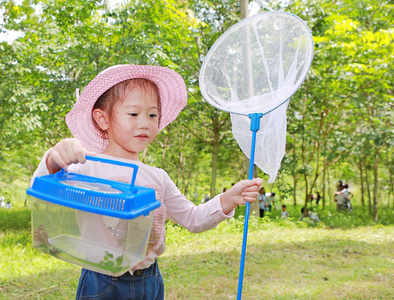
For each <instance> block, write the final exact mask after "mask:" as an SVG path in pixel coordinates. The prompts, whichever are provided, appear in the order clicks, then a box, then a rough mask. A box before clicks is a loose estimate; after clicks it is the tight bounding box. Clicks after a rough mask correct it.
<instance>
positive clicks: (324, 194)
mask: <svg viewBox="0 0 394 300" xmlns="http://www.w3.org/2000/svg"><path fill="white" fill-rule="evenodd" d="M323 168H324V169H323V190H322V198H323V199H322V206H323V210H324V209H325V208H326V172H327V157H324V163H323Z"/></svg>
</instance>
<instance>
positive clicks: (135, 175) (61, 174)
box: [57, 155, 138, 190]
mask: <svg viewBox="0 0 394 300" xmlns="http://www.w3.org/2000/svg"><path fill="white" fill-rule="evenodd" d="M85 158H86V159H87V160H91V161H99V162H102V163H107V164H112V165H117V166H123V167H129V168H132V169H133V177H132V178H131V183H130V190H132V189H133V187H134V184H135V179H136V177H137V172H138V166H137V165H135V164H130V163H126V162H123V161H117V160H112V159H106V158H101V157H96V156H90V155H85ZM63 174H64V169H63V168H62V169H61V170H60V171H59V172H58V173H57V175H58V176H63Z"/></svg>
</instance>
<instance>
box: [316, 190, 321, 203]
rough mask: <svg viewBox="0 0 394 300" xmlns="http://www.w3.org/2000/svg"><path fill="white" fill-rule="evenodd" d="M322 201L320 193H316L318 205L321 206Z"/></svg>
mask: <svg viewBox="0 0 394 300" xmlns="http://www.w3.org/2000/svg"><path fill="white" fill-rule="evenodd" d="M320 199H321V196H320V193H319V192H316V205H319V202H320Z"/></svg>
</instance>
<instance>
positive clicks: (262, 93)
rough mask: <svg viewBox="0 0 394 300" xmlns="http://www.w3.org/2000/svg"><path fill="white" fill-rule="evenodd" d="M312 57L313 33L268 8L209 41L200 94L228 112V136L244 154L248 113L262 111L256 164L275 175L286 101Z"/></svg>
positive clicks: (247, 152) (248, 133) (282, 143)
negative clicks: (267, 11)
mask: <svg viewBox="0 0 394 300" xmlns="http://www.w3.org/2000/svg"><path fill="white" fill-rule="evenodd" d="M312 58H313V40H312V35H311V33H310V31H309V29H308V27H307V26H306V25H305V23H304V22H303V21H302V20H301V19H299V18H298V17H296V16H294V15H291V14H288V13H285V12H269V13H263V14H259V15H255V16H253V17H249V18H247V19H245V20H243V21H241V22H239V23H237V24H236V25H234V26H233V27H231V28H230V29H229V30H227V31H226V32H225V33H224V34H223V35H222V36H221V37H220V38H219V39H218V40H217V41H216V43H215V44H214V45H213V46H212V48H211V49H210V50H209V52H208V54H207V56H206V57H205V59H204V63H203V65H202V68H201V72H200V89H201V92H202V94H203V96H204V98H205V99H206V100H207V101H208V102H209V103H210V104H212V105H213V106H215V107H216V108H218V109H220V110H223V111H227V112H230V113H232V114H231V121H232V126H233V135H234V137H235V139H236V140H237V143H238V145H239V146H240V147H241V149H242V151H243V152H244V153H245V155H246V156H248V158H250V151H251V149H250V146H251V137H252V133H251V131H250V118H249V117H248V115H249V114H253V113H263V114H264V116H263V118H262V119H261V121H260V130H259V131H258V132H257V139H256V153H255V164H256V165H257V166H258V167H259V168H260V169H261V170H262V171H263V172H264V173H266V174H268V175H269V177H270V179H269V181H268V182H269V183H270V182H273V181H274V180H275V178H276V175H277V173H278V170H279V168H280V162H281V161H282V158H283V156H284V153H285V144H286V109H287V106H288V102H286V101H287V100H288V99H289V98H290V97H291V96H292V95H293V94H294V93H295V92H296V91H297V89H298V88H299V86H300V85H301V83H302V82H303V80H304V79H305V77H306V74H307V72H308V70H309V67H310V65H311V62H312Z"/></svg>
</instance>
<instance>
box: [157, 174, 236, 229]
mask: <svg viewBox="0 0 394 300" xmlns="http://www.w3.org/2000/svg"><path fill="white" fill-rule="evenodd" d="M167 176H168V175H167ZM167 180H168V182H167V184H166V189H165V192H164V204H165V206H166V209H167V216H168V218H169V219H170V220H172V221H174V222H176V223H178V224H179V225H181V226H182V227H185V228H186V229H187V230H189V231H190V232H194V233H199V232H203V231H205V230H208V229H212V228H214V227H216V226H217V224H219V223H220V222H222V221H224V220H227V219H229V218H231V217H233V216H234V211H235V210H232V211H231V212H230V213H228V214H227V215H226V214H225V213H224V212H223V208H222V205H221V203H220V195H221V194H219V195H217V196H215V197H214V198H213V199H211V200H209V201H208V202H206V203H203V204H200V205H198V206H196V205H195V204H194V203H193V202H191V201H189V200H187V199H186V197H185V196H184V195H182V193H181V192H180V191H179V189H178V188H177V187H176V185H175V184H174V183H173V181H172V180H171V179H170V178H169V177H168V179H167Z"/></svg>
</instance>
